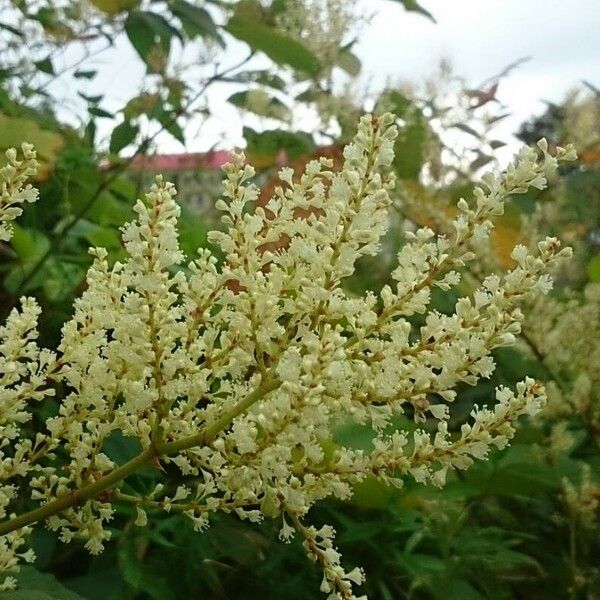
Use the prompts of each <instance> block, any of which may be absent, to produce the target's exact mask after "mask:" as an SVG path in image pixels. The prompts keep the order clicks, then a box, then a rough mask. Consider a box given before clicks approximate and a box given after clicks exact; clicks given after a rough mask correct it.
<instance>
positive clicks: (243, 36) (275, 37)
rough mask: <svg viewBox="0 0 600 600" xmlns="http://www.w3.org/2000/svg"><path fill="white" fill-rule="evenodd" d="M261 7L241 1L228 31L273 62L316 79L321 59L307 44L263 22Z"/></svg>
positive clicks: (227, 26)
mask: <svg viewBox="0 0 600 600" xmlns="http://www.w3.org/2000/svg"><path fill="white" fill-rule="evenodd" d="M260 15H261V7H260V4H258V3H257V2H256V1H255V0H242V1H241V2H239V3H238V4H237V5H236V10H235V13H234V15H233V17H231V19H230V20H229V22H228V23H227V25H226V27H225V29H226V30H227V31H228V32H229V33H230V34H231V35H233V37H235V38H237V39H238V40H241V41H243V42H246V43H247V44H248V45H249V46H250V48H252V50H257V51H261V52H264V53H265V54H266V55H267V56H268V57H269V58H270V59H271V60H273V61H275V62H276V63H278V64H281V65H289V66H290V67H293V68H294V69H297V70H299V71H304V72H306V73H309V74H311V75H316V74H317V73H318V72H319V71H320V70H321V65H320V63H319V59H318V58H317V57H316V56H315V54H313V53H312V52H311V51H310V50H309V49H308V48H307V47H306V46H304V44H301V43H300V42H298V41H296V40H294V39H293V38H291V37H289V36H287V35H285V34H283V33H281V32H280V31H278V30H277V29H275V28H274V27H271V26H269V25H267V24H266V23H264V22H262V21H261V20H260V18H259V17H260Z"/></svg>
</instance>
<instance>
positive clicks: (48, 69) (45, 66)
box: [34, 58, 54, 75]
mask: <svg viewBox="0 0 600 600" xmlns="http://www.w3.org/2000/svg"><path fill="white" fill-rule="evenodd" d="M34 64H35V66H36V67H37V68H38V70H40V71H42V73H47V74H48V75H54V67H53V66H52V61H51V60H50V58H44V60H38V61H37V62H36V63H34Z"/></svg>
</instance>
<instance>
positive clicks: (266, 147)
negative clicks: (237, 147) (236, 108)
mask: <svg viewBox="0 0 600 600" xmlns="http://www.w3.org/2000/svg"><path fill="white" fill-rule="evenodd" d="M243 135H244V139H245V140H246V152H247V154H248V156H249V157H250V158H251V160H252V162H253V163H255V164H256V163H259V164H261V163H272V162H273V161H274V160H275V158H276V157H277V155H278V154H279V153H280V152H281V151H284V152H285V153H286V155H287V159H288V160H296V159H297V158H300V157H301V156H306V155H307V154H310V153H311V152H314V150H315V143H314V140H313V138H312V136H311V135H310V134H309V133H306V132H304V131H284V130H283V129H269V130H267V131H261V132H257V131H254V129H251V128H250V127H244V131H243Z"/></svg>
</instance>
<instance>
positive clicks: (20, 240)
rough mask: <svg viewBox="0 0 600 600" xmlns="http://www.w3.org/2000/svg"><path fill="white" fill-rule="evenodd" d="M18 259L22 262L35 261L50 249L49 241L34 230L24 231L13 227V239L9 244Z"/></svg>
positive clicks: (16, 226) (21, 228)
mask: <svg viewBox="0 0 600 600" xmlns="http://www.w3.org/2000/svg"><path fill="white" fill-rule="evenodd" d="M10 244H11V246H12V247H13V249H14V251H15V252H16V253H17V254H18V256H19V258H20V259H21V260H22V261H24V262H28V261H35V260H37V259H38V258H39V257H40V256H42V255H43V254H44V253H45V252H46V251H47V250H48V248H50V240H49V239H48V238H47V237H46V236H45V235H44V234H43V233H42V232H41V231H38V230H36V229H25V228H23V227H20V226H19V225H17V224H14V225H13V237H12V240H11V242H10Z"/></svg>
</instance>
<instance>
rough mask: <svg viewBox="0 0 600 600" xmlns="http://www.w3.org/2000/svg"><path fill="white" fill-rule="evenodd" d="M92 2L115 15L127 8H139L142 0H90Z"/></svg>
mask: <svg viewBox="0 0 600 600" xmlns="http://www.w3.org/2000/svg"><path fill="white" fill-rule="evenodd" d="M90 2H91V3H92V4H93V5H94V6H95V7H96V8H98V9H99V10H101V11H102V12H105V13H106V14H107V15H110V16H114V15H118V14H119V13H121V12H125V11H126V10H132V9H134V8H137V7H138V6H139V4H140V0H90Z"/></svg>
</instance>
